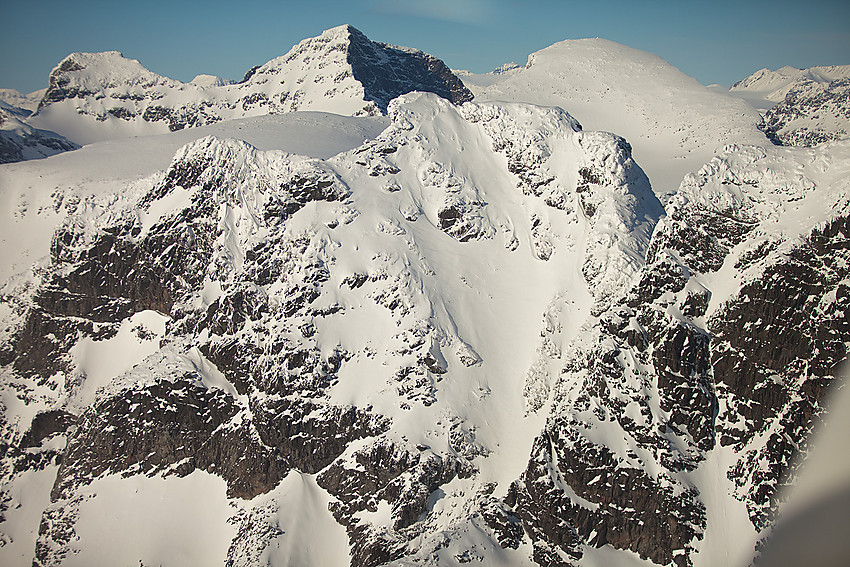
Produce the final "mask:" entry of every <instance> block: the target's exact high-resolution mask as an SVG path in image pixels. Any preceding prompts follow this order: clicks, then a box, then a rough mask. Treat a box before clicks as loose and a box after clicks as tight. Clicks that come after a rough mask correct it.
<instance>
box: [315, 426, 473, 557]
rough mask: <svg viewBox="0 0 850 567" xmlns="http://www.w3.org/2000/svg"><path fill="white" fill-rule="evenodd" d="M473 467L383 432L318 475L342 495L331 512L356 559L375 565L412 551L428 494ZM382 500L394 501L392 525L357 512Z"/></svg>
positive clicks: (333, 491)
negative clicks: (379, 523) (376, 523)
mask: <svg viewBox="0 0 850 567" xmlns="http://www.w3.org/2000/svg"><path fill="white" fill-rule="evenodd" d="M472 472H473V469H472V468H471V467H470V465H469V464H467V463H466V462H465V461H463V460H460V459H451V458H446V457H445V456H440V455H437V454H434V453H431V452H430V451H428V450H427V449H426V448H425V447H420V448H414V447H405V446H399V445H398V444H397V443H393V442H392V441H388V440H386V439H383V438H378V439H377V440H375V442H373V443H371V444H370V445H369V446H367V447H366V448H365V449H363V450H360V451H357V452H355V453H354V455H353V456H352V458H351V459H350V460H348V462H339V461H337V462H335V463H334V464H333V465H331V466H330V467H328V468H327V469H325V470H324V471H323V472H322V474H321V475H320V476H319V478H318V481H319V484H320V485H321V486H323V487H324V488H326V489H327V490H328V492H330V493H331V494H332V495H333V496H335V497H336V498H337V499H338V502H336V503H334V504H332V505H331V512H333V514H334V517H336V519H337V521H339V522H340V523H341V524H343V525H344V526H346V529H347V531H348V533H349V538H350V540H351V541H352V549H351V551H352V565H364V566H369V567H372V566H377V565H383V564H385V563H388V562H390V561H395V560H398V559H400V558H402V557H404V556H405V555H407V554H408V553H410V552H411V549H409V548H408V547H409V540H410V539H412V537H414V536H415V535H417V534H418V533H421V526H416V524H417V522H419V520H420V519H421V516H422V515H423V514H425V513H426V510H427V501H428V497H429V495H430V494H431V493H432V492H433V491H434V490H436V489H437V488H438V487H439V486H441V485H443V484H445V483H447V482H449V481H450V480H452V479H453V478H455V477H457V476H461V477H464V476H469V475H470V474H472ZM381 500H383V501H386V502H387V503H388V504H389V505H390V506H391V507H392V518H393V525H392V529H391V530H381V529H378V528H376V527H375V526H372V525H371V524H369V523H367V522H363V521H362V520H359V519H358V518H356V517H355V514H356V513H358V512H362V511H364V510H368V511H371V512H375V511H377V509H378V506H379V503H380V501H381Z"/></svg>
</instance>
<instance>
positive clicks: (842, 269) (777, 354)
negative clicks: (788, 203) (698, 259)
mask: <svg viewBox="0 0 850 567" xmlns="http://www.w3.org/2000/svg"><path fill="white" fill-rule="evenodd" d="M849 221H850V219H848V217H840V218H837V219H835V220H833V221H832V222H830V223H829V224H828V225H826V226H824V227H823V228H822V229H818V230H815V231H814V232H813V233H812V234H811V235H809V236H808V238H807V239H806V240H805V242H804V243H803V244H802V245H800V246H798V247H795V248H794V249H793V250H792V251H791V252H790V253H788V254H787V256H785V257H784V258H783V259H782V260H781V261H779V262H777V263H775V264H772V265H770V266H769V267H767V269H766V270H765V271H764V274H763V275H762V277H761V278H759V279H758V280H756V281H754V282H752V283H750V284H748V285H746V286H744V287H743V288H742V289H741V291H740V292H739V294H738V295H737V297H736V298H735V299H734V300H733V301H731V302H729V303H727V304H726V305H725V306H724V309H722V310H721V311H719V312H718V313H717V314H716V315H715V316H714V317H712V319H711V320H710V321H709V328H710V329H711V331H712V333H713V346H712V364H713V367H714V375H715V380H716V381H717V384H718V388H719V391H720V392H721V397H722V398H723V399H724V400H725V401H726V408H727V410H726V412H725V413H724V414H722V415H720V416H719V419H720V424H719V427H718V430H719V433H721V434H722V438H721V443H723V444H726V445H729V444H731V445H734V446H735V447H737V448H741V449H746V452H745V453H744V457H743V458H742V459H741V461H739V462H738V464H737V465H736V466H735V467H734V469H733V470H732V471H730V472H729V476H730V478H731V479H733V480H734V482H735V484H736V486H737V487H738V489H739V490H741V491H742V493H741V494H740V496H741V497H742V498H744V499H745V501H746V502H747V508H748V510H749V512H750V518H751V519H752V521H753V524H754V525H755V526H756V527H758V528H760V529H761V528H764V527H765V526H767V525H768V524H769V523H770V522H771V521H772V520H773V519H774V515H775V512H776V507H777V505H778V502H779V500H778V499H779V494H780V492H781V490H782V489H783V487H785V486H787V485H788V484H790V482H791V481H792V480H793V473H794V466H795V465H796V463H797V461H798V460H799V456H800V455H801V454H803V453H802V452H803V451H804V450H805V447H806V441H805V440H806V438H807V437H808V435H809V433H810V432H811V430H812V428H813V426H814V425H815V423H816V422H817V416H818V414H819V413H820V412H821V411H822V408H823V400H824V398H825V395H826V393H827V392H828V391H829V388H830V384H831V383H832V381H833V378H834V376H835V374H836V371H837V366H838V365H839V364H840V363H841V362H842V361H844V360H846V358H847V354H848V353H847V352H846V346H845V341H846V337H847V336H848V333H850V324H848V321H847V318H846V317H845V316H844V313H845V312H846V309H847V308H848V304H849V303H850V289H848V287H847V285H846V278H847V276H848V273H850V272H848V259H850V246H848V243H847V240H846V237H845V236H844V235H846V234H848V228H850V222H849ZM765 434H767V435H768V437H767V442H766V443H765V444H764V445H763V446H762V447H752V448H750V446H749V442H750V441H751V440H752V439H753V438H754V437H755V436H758V435H765ZM746 487H749V488H746Z"/></svg>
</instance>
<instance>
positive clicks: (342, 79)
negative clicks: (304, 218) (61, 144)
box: [30, 26, 472, 144]
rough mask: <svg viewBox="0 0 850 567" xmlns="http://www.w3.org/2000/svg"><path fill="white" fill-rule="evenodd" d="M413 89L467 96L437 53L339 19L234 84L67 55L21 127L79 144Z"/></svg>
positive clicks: (345, 110) (358, 109) (379, 106)
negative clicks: (376, 38) (380, 39)
mask: <svg viewBox="0 0 850 567" xmlns="http://www.w3.org/2000/svg"><path fill="white" fill-rule="evenodd" d="M414 90H419V91H428V92H434V93H436V94H438V95H440V96H442V97H445V98H447V99H448V100H451V101H452V102H455V103H460V102H464V101H466V100H470V99H471V98H472V95H471V93H469V91H467V90H466V88H465V87H464V86H463V84H462V83H461V82H460V80H459V79H457V78H456V77H455V76H454V75H453V74H452V73H451V71H450V70H449V69H448V68H447V67H446V66H445V65H444V64H443V63H442V61H440V60H439V59H436V58H434V57H432V56H430V55H428V54H426V53H423V52H421V51H418V50H415V49H410V48H405V47H395V46H390V45H386V44H383V43H377V42H373V41H370V40H369V39H368V38H367V37H366V36H364V35H363V34H362V33H361V32H359V31H358V30H356V29H354V28H353V27H351V26H340V27H337V28H333V29H330V30H327V31H326V32H324V33H323V34H322V35H320V36H318V37H315V38H311V39H306V40H304V41H302V42H301V43H299V44H298V45H296V46H295V47H293V48H292V49H291V50H290V51H289V52H288V53H287V54H286V55H283V56H281V57H278V58H276V59H273V60H271V61H269V62H268V63H266V64H264V65H260V66H257V67H254V68H253V69H251V70H250V71H249V72H248V73H247V74H246V75H245V78H244V79H243V80H242V81H241V82H239V83H238V84H227V83H226V82H224V81H218V80H215V78H214V79H213V80H210V79H209V77H208V78H200V79H198V78H196V79H195V80H193V81H192V82H191V83H181V82H179V81H175V80H173V79H169V78H167V77H163V76H160V75H157V74H156V73H153V72H151V71H149V70H148V69H146V68H144V67H143V66H142V65H141V63H139V62H138V61H136V60H133V59H126V58H124V57H123V56H122V55H121V54H120V53H118V52H116V51H111V52H105V53H73V54H71V55H69V56H68V57H66V58H65V59H64V60H63V61H62V62H61V63H60V64H59V65H58V66H57V67H56V68H55V69H54V70H53V71H52V72H51V74H50V84H49V86H48V89H47V92H46V93H45V94H44V97H43V98H42V100H41V102H40V103H39V107H38V111H37V112H36V113H35V115H34V116H33V117H32V118H31V119H30V124H32V125H33V126H35V127H39V128H46V129H50V130H54V131H56V132H59V133H60V134H63V135H64V136H66V137H67V138H69V139H71V140H73V141H75V142H77V143H79V144H87V143H90V142H93V141H98V140H106V139H112V138H117V137H126V136H134V135H143V134H154V133H164V132H168V131H174V130H180V129H183V128H187V127H193V126H202V125H205V124H212V123H215V122H218V121H220V120H228V119H234V118H245V117H251V116H261V115H266V114H281V113H285V112H293V111H296V110H314V111H323V112H333V113H336V114H343V115H376V114H381V113H385V112H386V109H387V104H388V103H389V101H390V100H391V99H393V98H395V97H397V96H399V95H401V94H404V93H407V92H411V91H414Z"/></svg>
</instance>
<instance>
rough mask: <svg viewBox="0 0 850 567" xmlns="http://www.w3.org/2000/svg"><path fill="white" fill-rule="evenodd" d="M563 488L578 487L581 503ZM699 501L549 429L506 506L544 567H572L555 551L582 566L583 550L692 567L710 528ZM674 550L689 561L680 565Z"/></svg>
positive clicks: (565, 430) (562, 426) (564, 428)
mask: <svg viewBox="0 0 850 567" xmlns="http://www.w3.org/2000/svg"><path fill="white" fill-rule="evenodd" d="M560 435H566V436H567V437H566V438H562V437H560ZM555 463H556V464H555ZM553 466H554V469H553V468H552V467H553ZM565 485H567V486H570V487H575V490H576V491H577V494H578V498H575V497H570V496H568V495H567V494H566V493H565V491H564V489H563V488H562V487H563V486H565ZM579 491H580V492H579ZM698 496H699V494H698V493H697V492H696V491H695V490H693V489H691V490H686V491H684V492H682V493H680V494H678V495H677V494H676V493H675V492H674V490H673V489H672V488H669V487H665V486H664V483H663V482H659V481H658V480H655V479H653V478H652V477H650V476H649V475H647V474H646V473H645V472H644V471H643V470H641V469H637V468H631V467H628V466H623V464H622V463H621V462H618V459H617V458H616V457H615V456H614V455H613V454H612V453H611V452H610V451H609V450H608V449H607V448H605V447H604V446H599V445H595V444H593V443H590V442H588V441H587V440H585V439H582V438H581V435H580V434H578V433H577V432H576V431H575V429H573V428H572V427H571V426H570V424H567V423H551V424H550V425H549V426H547V429H546V432H545V433H544V434H543V435H542V436H540V437H538V438H537V440H536V441H535V445H534V448H533V449H532V457H531V460H530V461H529V465H528V468H527V469H526V471H525V473H524V474H523V476H522V478H521V479H520V480H519V481H517V482H516V483H514V485H513V486H512V488H511V492H510V494H509V495H508V499H507V503H508V504H510V505H511V506H512V507H513V509H514V510H515V511H516V514H517V516H518V517H519V518H520V519H521V520H522V522H523V525H524V526H525V528H526V531H527V532H528V534H529V536H530V537H531V539H532V541H533V542H534V557H533V558H534V560H535V562H537V563H538V564H539V565H553V566H554V565H568V563H566V562H564V561H563V560H562V559H561V558H560V557H561V554H559V553H558V552H557V551H556V550H560V551H561V552H563V553H564V554H566V555H568V556H570V557H572V558H573V559H576V560H578V559H579V558H581V556H582V552H581V545H582V544H583V543H587V544H588V545H593V546H596V547H601V546H603V545H606V544H610V545H612V546H614V547H615V548H619V549H631V550H633V551H635V552H637V553H638V554H640V556H641V557H644V558H648V559H650V560H652V561H653V562H654V563H657V564H660V565H663V564H668V563H670V562H671V561H672V562H674V563H676V564H677V565H687V564H689V563H688V561H689V560H688V559H687V556H688V554H689V553H691V552H692V551H693V548H692V547H691V544H692V542H693V541H694V539H695V538H696V539H700V533H701V531H702V530H703V529H704V528H705V510H704V508H703V506H702V504H701V503H700V502H699V498H698ZM676 550H684V551H686V553H684V554H676V556H675V557H674V552H675V551H676Z"/></svg>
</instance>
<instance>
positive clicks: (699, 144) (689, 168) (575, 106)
mask: <svg viewBox="0 0 850 567" xmlns="http://www.w3.org/2000/svg"><path fill="white" fill-rule="evenodd" d="M478 77H479V76H473V77H465V76H462V77H461V78H462V79H463V80H464V81H465V82H466V84H467V86H468V87H469V88H470V90H472V91H473V93H475V97H476V100H479V101H486V100H510V101H518V102H530V103H534V104H544V105H552V106H559V107H561V108H563V109H565V110H566V111H567V112H569V113H570V114H571V115H573V116H574V117H575V118H576V119H577V120H578V121H579V122H581V124H582V126H583V127H584V128H586V129H588V130H605V131H608V132H614V133H616V134H618V135H620V136H623V137H624V138H626V140H628V141H629V143H630V144H631V145H632V147H633V148H634V154H635V159H636V160H637V162H638V163H639V164H640V165H641V167H643V169H644V170H645V171H646V173H647V175H648V176H649V179H650V181H651V182H652V187H653V189H654V190H655V192H656V194H657V195H658V196H659V197H660V198H661V199H662V201H665V202H666V201H667V199H668V198H669V197H670V196H671V195H672V194H673V193H674V192H675V191H676V188H677V187H678V186H679V183H680V182H681V181H682V178H683V177H684V176H685V174H686V173H691V172H695V171H697V170H698V169H699V168H700V167H701V166H702V164H704V163H705V162H706V161H708V160H709V159H711V157H712V156H714V155H715V154H716V153H718V152H719V151H721V150H722V148H723V146H724V145H725V144H730V143H744V144H760V145H761V144H766V143H768V142H767V140H766V138H765V137H764V135H763V134H762V133H761V132H760V131H759V130H758V128H757V127H756V126H757V124H758V123H759V120H760V117H759V114H758V112H757V111H756V110H755V109H754V108H753V107H752V106H750V105H749V104H747V103H745V102H744V101H742V100H740V99H738V98H735V97H730V96H726V95H724V94H721V93H716V92H713V91H711V90H709V89H708V88H706V87H704V86H703V85H701V84H700V83H699V82H698V81H697V80H696V79H693V78H692V77H689V76H687V75H685V74H684V73H682V72H681V71H679V70H678V69H676V68H675V67H673V66H672V65H670V64H669V63H668V62H666V61H665V60H663V59H661V58H660V57H658V56H656V55H653V54H651V53H647V52H645V51H640V50H637V49H633V48H630V47H626V46H624V45H620V44H617V43H614V42H612V41H608V40H605V39H579V40H567V41H562V42H559V43H556V44H554V45H551V46H549V47H547V48H545V49H542V50H541V51H538V52H536V53H532V54H531V55H530V56H529V59H528V65H527V66H526V67H525V68H520V69H515V70H512V71H510V72H509V73H505V74H503V75H498V76H496V77H494V78H492V79H490V80H486V81H484V80H481V79H479V78H478Z"/></svg>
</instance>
